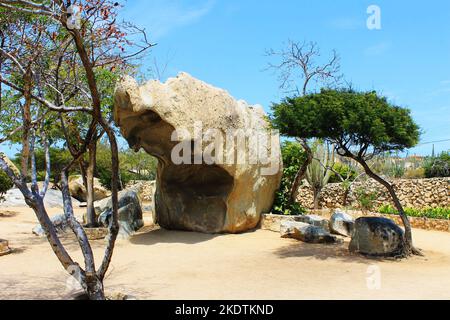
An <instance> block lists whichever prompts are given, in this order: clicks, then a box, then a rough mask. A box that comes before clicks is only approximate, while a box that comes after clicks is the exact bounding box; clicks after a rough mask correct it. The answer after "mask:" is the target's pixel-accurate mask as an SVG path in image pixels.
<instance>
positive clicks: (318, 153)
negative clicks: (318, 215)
mask: <svg viewBox="0 0 450 320" xmlns="http://www.w3.org/2000/svg"><path fill="white" fill-rule="evenodd" d="M313 154H314V157H313V161H312V162H311V164H310V165H309V166H308V169H307V171H306V180H307V181H308V183H309V185H310V186H311V188H312V189H313V192H314V209H318V208H319V199H320V194H321V192H322V190H323V188H324V187H325V186H326V185H327V184H328V181H329V180H330V177H331V175H332V174H333V172H332V171H331V170H330V169H329V168H332V167H333V165H334V160H335V152H334V148H333V147H332V146H330V145H328V144H326V145H325V144H323V143H321V142H317V143H316V145H315V147H314V151H313Z"/></svg>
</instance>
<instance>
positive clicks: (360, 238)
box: [349, 217, 404, 257]
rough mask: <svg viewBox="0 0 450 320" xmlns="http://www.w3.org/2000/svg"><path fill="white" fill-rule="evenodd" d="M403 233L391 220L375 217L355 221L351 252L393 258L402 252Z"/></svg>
mask: <svg viewBox="0 0 450 320" xmlns="http://www.w3.org/2000/svg"><path fill="white" fill-rule="evenodd" d="M403 246H404V232H403V230H402V228H400V227H399V226H397V225H396V224H395V223H394V222H393V221H392V220H390V219H385V218H376V217H363V218H359V219H356V222H355V231H354V233H353V236H352V241H351V242H350V246H349V250H350V251H351V252H356V253H361V254H363V255H369V256H380V257H395V256H397V255H400V254H401V253H402V252H403Z"/></svg>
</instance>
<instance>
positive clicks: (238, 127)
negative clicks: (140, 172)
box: [114, 73, 282, 233]
mask: <svg viewBox="0 0 450 320" xmlns="http://www.w3.org/2000/svg"><path fill="white" fill-rule="evenodd" d="M114 118H115V121H116V123H117V125H118V126H119V127H120V129H121V132H122V135H123V136H124V137H125V139H127V141H128V143H129V145H130V147H131V148H133V149H135V150H139V149H140V148H143V149H144V150H145V151H146V152H147V153H149V154H151V155H153V156H155V157H156V158H157V159H158V173H157V186H156V194H155V210H156V219H157V222H158V223H159V224H160V226H162V227H163V228H166V229H176V230H189V231H198V232H205V233H220V232H231V233H236V232H242V231H246V230H249V229H252V228H254V227H256V226H257V224H258V223H259V220H260V215H261V213H262V212H268V211H269V210H270V209H271V206H272V203H273V199H274V193H275V191H276V190H277V188H278V186H279V183H280V179H281V173H282V170H281V167H282V161H281V155H280V145H279V138H278V136H276V135H275V136H274V135H272V136H271V140H270V139H267V140H266V142H264V141H265V140H264V138H263V136H264V134H265V135H266V136H268V135H270V130H269V124H268V122H267V120H266V115H265V114H264V111H263V110H262V108H261V107H259V106H250V105H248V104H247V103H246V102H244V101H236V100H235V99H234V98H233V97H231V96H230V95H229V94H228V93H227V92H226V91H224V90H221V89H217V88H214V87H212V86H210V85H208V84H206V83H204V82H202V81H199V80H197V79H194V78H193V77H191V76H190V75H188V74H186V73H181V74H180V75H178V76H177V77H176V78H171V79H169V80H167V82H166V83H160V82H158V81H150V82H147V83H146V84H144V85H143V86H141V87H139V86H138V84H137V82H136V81H135V80H133V79H132V78H129V77H125V78H124V79H123V80H122V81H121V82H120V83H119V84H118V86H117V88H116V94H115V109H114ZM199 125H200V126H201V128H202V130H199ZM175 131H176V134H174V135H173V133H174V132H175ZM205 131H207V132H206V134H205ZM199 132H200V134H199ZM249 132H250V133H249ZM242 133H244V135H246V136H249V137H250V139H248V140H245V141H244V143H243V144H242V143H241V141H239V139H236V138H232V139H226V138H228V137H230V136H231V137H234V136H233V135H236V134H237V135H239V134H242ZM248 133H249V134H248ZM211 137H214V138H213V139H212V138H211ZM251 138H254V139H253V140H252V139H251ZM255 141H257V142H256V144H257V145H258V148H254V146H255ZM208 142H209V143H208ZM233 144H235V145H234V148H233ZM255 149H257V150H258V155H260V154H264V153H265V157H258V159H259V160H260V158H261V159H263V161H250V160H248V161H242V159H243V158H240V155H239V154H237V156H235V154H234V153H233V152H234V151H236V152H237V153H239V152H243V154H244V157H246V159H250V158H251V159H253V158H252V157H251V156H252V155H254V154H253V153H252V150H253V151H254V150H255ZM180 150H181V151H180ZM224 151H225V152H224ZM230 151H231V153H230ZM174 154H175V155H178V156H179V157H178V158H176V159H175V160H174ZM230 154H231V156H230ZM249 154H250V156H249ZM179 158H182V161H179V160H180V159H179ZM224 159H225V160H224ZM236 159H240V160H236ZM202 160H203V161H202ZM230 160H231V161H230Z"/></svg>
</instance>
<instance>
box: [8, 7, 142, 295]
mask: <svg viewBox="0 0 450 320" xmlns="http://www.w3.org/2000/svg"><path fill="white" fill-rule="evenodd" d="M73 5H78V6H79V9H80V12H81V16H80V20H77V19H75V20H74V18H77V17H74V15H73V12H74V11H73V7H71V6H73ZM119 7H120V6H119V5H118V3H117V2H111V1H108V0H83V1H63V0H52V1H51V0H47V1H36V2H33V1H20V0H19V1H17V0H14V1H13V0H0V11H1V12H0V24H1V27H2V28H1V32H0V56H1V57H2V60H1V65H0V67H1V77H0V82H1V83H2V84H3V86H2V88H1V96H2V112H3V110H5V108H6V111H5V112H6V113H3V115H5V114H6V115H8V114H9V115H10V116H11V117H15V118H13V120H12V121H8V127H9V130H8V131H6V130H2V131H3V132H2V134H3V138H0V143H1V142H5V141H11V139H14V138H17V136H19V137H20V141H21V144H22V165H21V168H20V169H21V172H20V174H17V173H16V172H14V171H13V170H12V168H11V166H10V165H8V163H7V162H6V161H5V160H4V159H3V158H1V157H0V168H1V169H2V170H3V171H5V172H6V174H7V175H8V176H9V178H10V179H11V180H12V181H13V183H14V185H15V186H16V187H17V188H18V189H19V190H20V191H21V192H22V194H23V195H24V198H25V201H26V203H27V204H28V205H29V206H30V207H31V208H32V209H33V210H34V211H35V213H36V216H37V218H38V220H39V222H40V224H41V225H42V227H43V229H44V231H45V234H46V237H47V239H48V241H49V243H50V245H51V248H52V249H53V251H54V253H55V255H56V256H57V258H58V259H59V261H60V262H61V264H62V265H63V267H64V268H65V269H66V270H67V271H68V272H69V273H70V274H74V273H75V274H77V275H78V280H79V282H80V284H81V285H82V287H83V288H84V290H85V291H86V294H87V295H88V296H89V298H90V299H104V297H105V295H104V288H103V280H104V277H105V275H106V272H107V270H108V268H109V265H110V262H111V258H112V254H113V251H114V246H115V241H116V238H117V234H118V228H119V227H118V189H119V157H118V145H117V140H116V136H115V131H114V128H113V126H112V123H111V121H110V119H108V118H105V113H104V108H111V107H112V106H111V104H110V103H108V102H107V98H106V97H105V95H103V94H102V85H101V83H100V81H101V80H102V79H101V77H102V75H104V74H105V72H120V71H122V72H124V71H125V69H124V66H126V64H127V62H128V61H130V60H131V59H134V58H137V57H139V56H140V55H141V54H142V53H144V52H145V51H146V50H147V49H149V48H150V47H151V44H149V43H148V41H147V39H146V36H145V32H144V31H143V30H140V29H138V28H136V27H134V26H133V25H131V24H128V23H119V22H117V8H119ZM137 34H140V35H142V36H143V37H142V38H143V41H142V43H140V44H136V42H132V41H131V39H135V38H136V36H137ZM131 50H133V51H131ZM3 97H5V98H3ZM5 100H6V101H7V104H5V103H4V102H5ZM78 118H85V120H80V121H79V122H78V123H81V124H83V125H82V126H81V127H78V128H77V129H78V131H77V132H78V133H81V134H80V135H79V136H75V138H74V135H73V132H74V131H75V130H76V129H75V128H73V130H72V131H71V130H70V129H69V128H68V123H69V122H70V119H78ZM10 120H11V119H10ZM55 122H57V123H58V122H59V123H60V124H61V126H60V127H59V128H58V127H55V125H54V124H55ZM55 130H57V131H58V130H60V131H59V132H58V133H56V134H55V133H54V131H55ZM53 135H54V136H55V137H57V136H64V137H65V143H66V145H67V147H68V148H69V149H70V152H71V154H72V158H73V159H72V161H70V163H69V164H68V165H67V166H66V167H65V168H64V169H63V170H62V172H61V189H62V194H63V200H64V213H65V216H66V218H67V221H68V223H69V226H70V227H71V229H72V231H73V232H74V234H75V236H76V238H77V240H78V243H79V245H80V248H81V252H82V254H83V258H84V268H82V267H81V266H80V265H79V264H78V263H77V262H75V261H74V260H73V259H72V257H71V256H70V255H69V253H68V252H67V250H66V248H65V247H64V245H63V244H62V243H61V241H60V239H59V237H58V235H57V233H56V230H55V227H54V226H53V224H52V223H51V221H50V218H49V216H48V213H47V211H46V208H45V206H44V201H43V199H44V197H45V194H46V191H47V188H48V184H49V179H50V172H51V163H50V153H49V147H50V146H49V145H50V143H51V142H52V140H51V137H52V136H53ZM103 135H104V136H105V137H106V138H107V139H108V144H109V146H110V149H111V173H112V175H111V189H112V208H113V209H112V219H111V223H110V225H109V235H108V240H107V246H106V249H105V253H104V256H103V260H102V262H101V264H100V266H99V267H98V268H96V264H95V260H94V256H93V252H92V248H91V246H90V243H89V241H88V238H87V235H86V232H85V230H84V228H83V226H82V225H81V224H80V223H79V222H78V221H77V220H76V219H75V217H74V213H73V207H72V202H71V198H70V194H69V188H68V172H69V170H70V169H71V168H72V167H74V166H76V165H78V164H79V163H80V161H81V159H83V157H84V156H85V154H86V153H88V154H90V156H89V158H91V157H92V156H93V154H92V150H94V151H95V147H94V143H96V141H97V140H98V139H99V138H100V137H101V136H103ZM73 139H75V140H76V143H74V142H73V141H74V140H73ZM38 146H39V147H40V148H42V149H43V150H44V152H45V160H46V161H45V162H46V176H45V182H44V187H43V188H42V189H41V190H40V189H39V188H38V184H37V172H36V157H35V150H36V148H37V147H38ZM28 176H31V181H32V184H31V189H30V188H29V187H28V186H27V183H26V182H27V177H28Z"/></svg>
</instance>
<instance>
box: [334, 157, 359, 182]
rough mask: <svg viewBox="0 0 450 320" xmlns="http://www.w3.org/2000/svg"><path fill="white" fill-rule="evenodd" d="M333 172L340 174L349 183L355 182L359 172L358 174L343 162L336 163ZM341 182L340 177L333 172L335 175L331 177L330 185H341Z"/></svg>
mask: <svg viewBox="0 0 450 320" xmlns="http://www.w3.org/2000/svg"><path fill="white" fill-rule="evenodd" d="M333 170H334V171H336V172H337V173H339V175H340V176H341V177H342V178H343V179H344V180H347V181H354V180H355V179H356V177H357V176H358V172H356V170H355V169H353V168H351V167H350V166H348V165H346V164H344V163H341V162H337V163H335V164H334V166H333ZM341 182H342V180H341V179H340V178H339V176H338V175H337V174H336V173H334V172H333V174H332V175H331V177H330V181H329V183H341Z"/></svg>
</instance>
